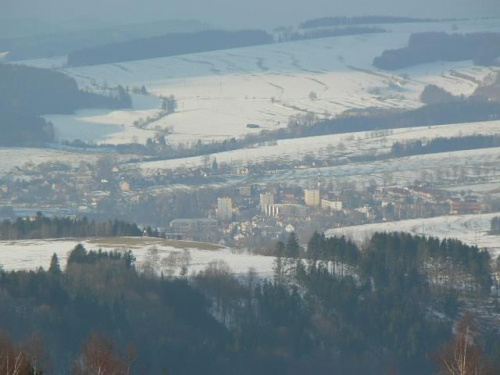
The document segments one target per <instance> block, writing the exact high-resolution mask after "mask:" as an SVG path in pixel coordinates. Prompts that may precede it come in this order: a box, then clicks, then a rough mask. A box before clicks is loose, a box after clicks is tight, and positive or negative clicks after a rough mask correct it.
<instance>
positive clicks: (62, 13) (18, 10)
mask: <svg viewBox="0 0 500 375" xmlns="http://www.w3.org/2000/svg"><path fill="white" fill-rule="evenodd" d="M367 14H370V15H373V14H378V15H380V14H384V15H385V14H390V15H405V16H428V17H437V18H448V17H484V16H486V17H493V16H497V17H500V0H412V1H408V0H379V1H377V0H342V1H341V0H251V1H249V0H246V1H245V0H0V18H18V17H33V18H40V19H46V20H52V21H53V20H57V19H61V18H64V19H67V20H68V19H73V18H75V17H92V18H98V19H101V20H102V21H103V22H112V23H116V22H123V23H126V22H130V21H140V22H142V21H149V20H164V19H197V20H201V21H205V22H209V23H211V24H213V25H214V26H220V27H232V28H238V27H273V26H280V25H290V24H296V23H298V22H300V21H303V20H306V19H309V18H316V17H322V16H339V15H367Z"/></svg>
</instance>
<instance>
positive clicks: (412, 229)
mask: <svg viewBox="0 0 500 375" xmlns="http://www.w3.org/2000/svg"><path fill="white" fill-rule="evenodd" d="M495 216H500V213H493V214H481V215H456V216H440V217H435V218H431V219H414V220H403V221H395V222H388V223H376V224H367V225H356V226H352V227H345V228H336V229H331V230H329V231H327V232H326V235H328V236H342V235H343V236H346V237H349V238H351V239H352V240H354V241H356V242H363V241H365V240H367V239H369V238H370V237H371V235H372V234H373V233H375V232H408V233H412V234H418V235H425V236H430V237H438V238H440V239H444V238H456V239H458V240H460V241H462V242H464V243H466V244H469V245H474V246H478V247H479V248H486V249H488V250H489V252H490V254H491V255H492V256H493V257H497V256H499V255H500V236H494V235H490V234H488V231H489V230H490V221H491V219H492V218H493V217H495Z"/></svg>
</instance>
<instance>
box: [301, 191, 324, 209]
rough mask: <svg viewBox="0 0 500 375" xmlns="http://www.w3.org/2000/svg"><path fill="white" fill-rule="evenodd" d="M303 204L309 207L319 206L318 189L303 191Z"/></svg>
mask: <svg viewBox="0 0 500 375" xmlns="http://www.w3.org/2000/svg"><path fill="white" fill-rule="evenodd" d="M304 202H305V204H306V206H309V207H319V206H320V204H321V198H320V192H319V189H306V190H304Z"/></svg>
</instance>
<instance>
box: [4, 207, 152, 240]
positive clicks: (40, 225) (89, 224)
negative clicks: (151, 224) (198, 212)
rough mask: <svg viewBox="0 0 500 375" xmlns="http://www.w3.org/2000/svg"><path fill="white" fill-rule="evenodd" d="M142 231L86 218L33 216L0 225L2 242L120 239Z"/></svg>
mask: <svg viewBox="0 0 500 375" xmlns="http://www.w3.org/2000/svg"><path fill="white" fill-rule="evenodd" d="M141 235H142V231H141V230H140V229H139V228H138V227H137V225H135V224H130V223H127V222H124V221H120V220H113V221H111V220H109V221H103V222H96V221H93V220H92V221H89V220H88V219H87V218H86V217H83V218H81V219H72V218H68V217H61V218H59V217H55V218H50V217H46V216H43V215H42V214H41V213H38V214H37V215H36V216H35V217H33V218H30V217H27V218H17V219H16V220H15V221H11V220H4V221H2V222H0V238H1V239H2V240H20V239H35V238H67V237H79V238H84V237H121V236H141Z"/></svg>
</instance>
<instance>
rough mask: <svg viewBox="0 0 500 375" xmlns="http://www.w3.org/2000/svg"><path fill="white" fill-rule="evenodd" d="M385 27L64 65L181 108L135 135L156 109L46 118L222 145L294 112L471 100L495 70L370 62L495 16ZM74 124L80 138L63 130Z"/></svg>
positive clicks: (105, 136) (110, 134) (83, 79)
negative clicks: (442, 98) (428, 91)
mask: <svg viewBox="0 0 500 375" xmlns="http://www.w3.org/2000/svg"><path fill="white" fill-rule="evenodd" d="M382 26H383V27H385V28H386V29H387V30H388V32H387V33H382V34H369V35H357V36H344V37H334V38H324V39H316V40H306V41H298V42H289V43H278V44H272V45H266V46H257V47H248V48H239V49H233V50H226V51H215V52H207V53H198V54H191V55H184V56H175V57H168V58H157V59H150V60H141V61H132V62H125V63H117V64H107V65H97V66H90V67H80V68H64V69H62V71H64V72H65V73H67V74H69V75H71V76H73V77H74V78H76V79H77V81H78V82H79V85H80V86H81V87H83V88H86V87H89V88H95V87H103V86H114V85H118V84H121V85H123V86H128V87H131V88H132V87H141V86H143V85H144V86H145V87H146V88H147V89H148V91H150V92H151V93H152V94H153V95H155V96H170V95H174V96H175V97H176V99H177V101H178V110H177V112H176V113H175V114H172V115H169V116H167V117H164V118H162V119H161V120H158V121H156V122H153V123H151V124H150V125H149V127H148V129H135V130H134V129H132V128H133V122H134V121H136V120H137V119H139V118H145V117H147V116H151V115H154V114H155V113H157V110H158V106H157V105H153V104H151V103H150V105H148V106H146V107H144V106H141V105H137V106H136V107H135V108H134V109H132V110H130V111H118V112H117V111H108V112H99V113H78V114H76V115H75V116H57V117H50V119H51V120H52V121H53V122H54V124H55V126H56V128H57V129H59V130H60V134H61V136H62V138H64V137H67V138H69V139H75V138H77V137H78V138H85V137H86V135H85V134H86V133H85V129H84V127H83V126H81V125H82V124H85V123H86V124H93V125H95V124H103V125H113V126H115V127H114V128H109V126H108V127H106V126H104V127H103V128H102V130H103V132H102V133H101V134H97V133H95V132H93V133H92V134H91V138H92V140H94V141H96V142H109V143H124V142H130V141H132V140H139V141H142V140H144V139H145V138H147V137H148V136H151V132H154V131H156V129H166V128H172V127H173V129H174V133H173V134H172V135H170V136H169V141H170V142H172V143H179V142H183V143H186V142H196V141H197V140H198V139H201V140H204V141H210V140H220V139H226V138H228V137H238V136H241V135H244V134H246V133H248V132H255V131H259V130H258V129H249V128H247V126H246V125H247V124H258V125H260V126H261V129H276V128H279V127H283V126H286V124H287V122H288V120H289V118H290V117H291V116H293V115H297V114H304V113H313V114H315V115H316V116H319V117H325V116H332V115H335V114H338V113H341V112H343V111H345V110H350V109H351V110H352V109H354V110H355V109H361V108H368V107H377V108H415V107H418V106H420V105H421V103H420V101H419V95H420V93H421V91H422V90H423V88H424V86H425V85H426V84H429V83H434V84H437V85H439V86H441V87H443V88H445V89H447V90H449V91H451V92H453V93H454V94H457V95H458V94H464V95H468V94H470V93H472V92H473V91H474V89H475V88H476V87H477V86H478V84H479V83H480V82H481V81H482V80H483V79H484V78H485V77H486V76H488V75H489V74H491V73H492V71H493V70H492V69H491V68H484V67H476V66H474V65H473V64H472V62H457V63H435V64H426V65H423V66H417V67H412V68H408V69H403V70H400V71H398V72H395V73H390V72H383V71H379V70H376V69H375V68H373V67H372V65H371V64H372V61H373V58H374V57H376V56H378V55H380V54H381V53H382V52H383V51H384V50H386V49H392V48H400V47H403V46H405V45H406V44H407V43H408V38H409V35H410V34H411V33H414V32H420V31H432V30H434V31H447V32H452V31H456V32H473V31H499V30H500V21H499V20H481V21H477V20H475V21H455V22H437V23H425V24H418V23H416V24H399V25H385V26H384V25H382ZM51 61H52V62H51ZM51 61H43V62H38V63H37V62H36V61H31V62H28V63H29V64H32V65H40V64H41V65H48V66H50V64H51V63H52V64H53V65H55V66H58V64H60V60H57V59H56V60H51ZM59 66H60V65H59ZM75 121H76V123H77V127H78V128H79V129H80V130H81V131H82V132H83V133H82V134H74V133H69V132H68V131H67V128H68V126H72V125H70V124H72V123H74V122H75ZM117 125H118V126H117ZM95 129H98V128H95ZM144 133H145V134H144Z"/></svg>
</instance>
